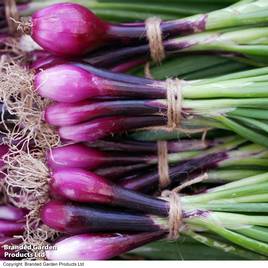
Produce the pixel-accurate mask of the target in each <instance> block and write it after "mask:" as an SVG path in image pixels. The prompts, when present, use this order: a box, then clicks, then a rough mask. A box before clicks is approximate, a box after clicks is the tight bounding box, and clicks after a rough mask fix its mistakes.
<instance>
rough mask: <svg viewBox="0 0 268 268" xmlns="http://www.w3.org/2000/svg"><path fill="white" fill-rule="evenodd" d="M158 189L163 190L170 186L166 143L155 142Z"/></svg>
mask: <svg viewBox="0 0 268 268" xmlns="http://www.w3.org/2000/svg"><path fill="white" fill-rule="evenodd" d="M157 152H158V174H159V188H160V189H164V188H165V187H167V186H168V185H169V184H170V178H169V175H168V173H169V167H168V149H167V142H166V141H158V142H157Z"/></svg>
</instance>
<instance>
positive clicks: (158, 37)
mask: <svg viewBox="0 0 268 268" xmlns="http://www.w3.org/2000/svg"><path fill="white" fill-rule="evenodd" d="M145 29H146V37H147V39H148V42H149V48H150V54H151V57H152V59H153V60H154V62H156V63H158V64H160V63H161V61H162V60H163V59H164V58H165V57H166V54H165V48H164V45H163V40H162V29H161V19H159V18H157V17H151V18H148V19H147V20H146V21H145Z"/></svg>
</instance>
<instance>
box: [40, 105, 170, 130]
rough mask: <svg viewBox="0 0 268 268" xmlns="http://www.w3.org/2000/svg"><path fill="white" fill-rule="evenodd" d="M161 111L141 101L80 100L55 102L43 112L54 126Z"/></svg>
mask: <svg viewBox="0 0 268 268" xmlns="http://www.w3.org/2000/svg"><path fill="white" fill-rule="evenodd" d="M163 110H166V109H165V108H164V109H163ZM159 112H161V107H156V105H155V106H153V105H150V102H148V101H146V100H141V101H104V102H92V101H82V102H77V103H55V104H52V105H50V106H48V107H47V108H46V110H45V112H44V119H45V121H46V122H47V123H48V124H50V125H54V126H69V125H74V124H79V123H82V122H85V121H89V120H92V119H94V118H98V117H103V116H113V115H124V116H135V115H152V114H155V113H159ZM162 112H164V111H162Z"/></svg>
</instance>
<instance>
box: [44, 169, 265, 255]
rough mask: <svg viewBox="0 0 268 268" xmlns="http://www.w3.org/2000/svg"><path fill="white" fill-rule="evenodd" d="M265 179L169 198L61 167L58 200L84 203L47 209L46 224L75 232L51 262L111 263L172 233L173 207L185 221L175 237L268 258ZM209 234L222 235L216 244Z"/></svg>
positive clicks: (55, 179)
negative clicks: (117, 208) (95, 260)
mask: <svg viewBox="0 0 268 268" xmlns="http://www.w3.org/2000/svg"><path fill="white" fill-rule="evenodd" d="M267 178H268V176H267V173H263V174H260V175H256V176H252V177H248V178H244V179H241V180H238V181H235V182H231V183H228V184H225V185H223V186H218V187H214V188H210V189H207V190H206V191H205V192H203V193H200V194H195V195H183V196H180V197H178V196H176V199H175V201H174V200H173V199H172V201H171V199H170V201H166V200H163V199H158V198H155V197H151V196H146V195H142V194H139V193H136V192H133V191H130V190H125V189H123V188H121V187H120V186H116V185H114V184H112V183H110V182H108V181H106V180H105V179H103V178H101V177H99V176H96V175H95V174H93V173H91V172H88V171H85V170H81V169H70V168H68V169H67V168H65V169H61V170H58V171H56V172H54V173H53V174H52V178H51V190H52V191H53V192H56V193H57V195H58V197H62V198H64V199H65V200H66V199H69V200H71V201H75V202H79V203H72V204H71V203H66V201H65V202H59V201H57V202H55V201H53V202H50V203H48V204H47V205H45V206H44V207H43V210H42V219H43V221H44V222H45V223H46V224H47V225H49V226H50V227H52V228H55V229H56V230H58V231H60V232H63V233H65V234H68V235H69V237H67V238H63V239H61V240H60V241H59V242H56V244H55V245H56V246H57V250H53V251H48V252H47V258H48V259H50V260H59V259H78V260H90V259H108V258H111V257H114V256H117V255H119V254H121V253H124V252H126V251H128V250H130V249H132V248H134V247H137V246H140V245H141V244H145V243H148V242H150V241H153V240H156V239H160V238H163V237H164V236H165V235H167V234H168V233H169V232H171V230H170V224H171V222H170V220H171V218H170V217H171V210H170V208H171V207H173V205H174V204H175V206H179V207H176V209H177V210H176V209H175V211H176V213H177V214H176V217H175V222H176V221H179V223H178V222H177V223H178V224H177V225H176V224H175V225H172V227H173V228H175V230H174V229H172V230H173V231H174V232H175V233H176V234H177V232H180V233H182V234H184V235H187V236H191V237H192V238H194V239H196V240H198V241H200V242H202V243H205V244H207V245H210V246H214V247H218V248H221V249H223V250H227V248H228V250H230V252H232V253H233V254H237V255H242V256H244V257H245V258H249V259H265V258H266V257H267V255H268V246H267V230H266V227H267V224H268V223H267V216H266V214H265V213H266V211H267V203H266V202H267ZM171 196H174V195H173V194H171ZM94 203H95V204H96V203H99V204H103V205H104V204H106V205H108V206H119V208H120V210H115V209H110V208H108V207H107V206H106V207H98V206H97V207H96V206H95V205H93V206H92V205H91V204H94ZM122 207H124V208H128V209H134V210H136V211H141V212H142V213H138V212H134V211H133V210H124V209H122ZM144 213H145V214H144ZM252 213H254V214H253V215H252ZM148 231H149V233H148ZM95 232H98V233H99V232H101V234H94V233H95ZM107 232H108V233H109V232H110V233H109V234H107ZM111 232H121V233H122V235H118V234H117V235H114V234H111ZM133 232H134V234H131V233H133ZM139 232H147V233H139ZM137 233H138V234H137ZM202 233H204V234H202ZM207 233H214V234H216V237H215V236H214V239H211V240H210V239H209V237H207ZM70 235H74V236H70ZM217 236H219V238H217ZM215 240H216V241H215ZM213 242H214V243H213ZM216 242H219V244H218V243H216ZM230 242H231V243H232V246H231V245H230ZM117 245H122V246H120V247H117ZM66 249H68V250H66Z"/></svg>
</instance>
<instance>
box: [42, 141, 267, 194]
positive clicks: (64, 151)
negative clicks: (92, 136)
mask: <svg viewBox="0 0 268 268" xmlns="http://www.w3.org/2000/svg"><path fill="white" fill-rule="evenodd" d="M92 146H93V147H95V146H100V148H102V149H101V150H99V149H96V148H92ZM108 146H110V147H108ZM212 146H213V147H212ZM120 147H121V148H120ZM207 147H208V148H207ZM168 149H169V151H170V153H169V154H168V163H169V165H170V168H169V177H170V179H171V181H170V184H169V185H165V187H172V188H173V187H176V186H178V185H180V184H182V183H183V182H185V181H187V180H190V179H191V178H193V177H195V176H197V174H198V173H200V172H204V171H208V179H207V180H206V181H205V182H214V183H219V184H220V183H223V182H226V179H227V178H228V176H230V178H229V179H230V180H231V179H233V180H237V179H239V178H241V176H242V177H243V176H246V175H255V174H258V173H259V172H261V171H262V170H265V169H266V168H267V164H266V162H267V156H268V155H267V152H268V151H267V149H266V148H265V147H262V146H259V145H255V144H249V143H248V142H246V141H245V140H244V139H241V138H239V137H227V138H222V139H214V140H211V141H210V140H207V141H206V142H205V143H204V142H202V141H200V140H189V139H184V140H181V141H177V142H175V141H170V142H168ZM130 153H131V154H130ZM157 162H158V157H157V147H156V143H153V142H151V143H148V142H134V141H126V142H124V141H119V142H111V141H100V142H99V143H98V142H97V143H93V144H88V145H86V144H71V145H64V146H61V147H55V148H52V149H50V150H49V151H48V153H47V163H48V167H49V168H50V169H52V170H57V169H59V168H83V169H87V170H91V171H94V172H95V173H96V174H98V175H100V176H103V177H105V178H106V179H109V180H111V181H114V182H116V183H117V184H118V185H121V186H123V187H124V188H127V189H131V190H135V191H141V192H154V191H156V190H157V189H158V187H159V174H158V170H157V167H156V164H157ZM236 166H240V172H235V168H236ZM250 167H251V170H249V169H250ZM222 169H228V170H222ZM241 169H242V170H244V172H243V171H242V170H241ZM260 169H261V170H260ZM226 177H227V178H226Z"/></svg>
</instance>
